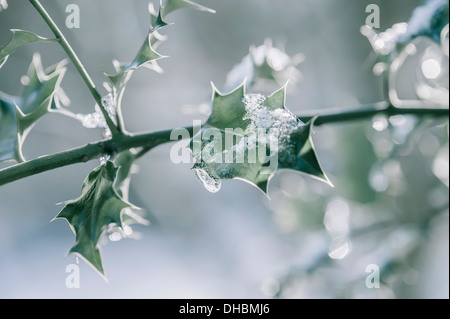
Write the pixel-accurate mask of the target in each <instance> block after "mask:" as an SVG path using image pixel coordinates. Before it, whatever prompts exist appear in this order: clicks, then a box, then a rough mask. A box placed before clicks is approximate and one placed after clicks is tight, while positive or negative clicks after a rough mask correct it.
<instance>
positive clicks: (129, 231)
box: [123, 225, 133, 236]
mask: <svg viewBox="0 0 450 319" xmlns="http://www.w3.org/2000/svg"><path fill="white" fill-rule="evenodd" d="M123 232H124V234H125V235H126V236H130V235H131V234H133V228H131V226H128V225H126V226H123Z"/></svg>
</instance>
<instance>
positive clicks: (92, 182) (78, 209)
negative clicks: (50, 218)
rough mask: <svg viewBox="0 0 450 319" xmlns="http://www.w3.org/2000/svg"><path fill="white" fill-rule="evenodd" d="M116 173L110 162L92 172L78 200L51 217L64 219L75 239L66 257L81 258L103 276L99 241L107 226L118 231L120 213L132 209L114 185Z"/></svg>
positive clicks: (120, 221)
mask: <svg viewBox="0 0 450 319" xmlns="http://www.w3.org/2000/svg"><path fill="white" fill-rule="evenodd" d="M118 170H119V168H117V167H116V166H115V165H114V163H113V162H111V161H107V162H106V164H105V165H101V166H99V167H97V168H96V169H94V170H93V171H92V172H91V173H90V174H89V175H88V177H87V178H86V179H85V181H84V183H83V186H82V188H81V195H80V197H78V198H77V199H75V200H73V201H69V202H66V203H65V204H66V205H65V206H64V208H63V209H62V210H61V212H60V213H59V214H58V215H57V216H56V217H55V219H58V218H63V219H66V220H67V222H68V223H69V225H70V227H71V228H72V230H73V232H74V234H75V236H76V242H75V245H74V246H73V247H72V248H71V249H70V251H69V254H75V255H77V256H79V257H81V258H83V259H84V260H85V261H86V262H87V263H88V264H90V265H91V266H92V267H93V268H94V269H95V270H97V271H98V272H99V273H100V274H101V275H102V276H103V277H105V271H104V268H103V262H102V257H101V253H100V248H99V240H100V238H101V236H102V235H103V233H104V232H105V231H106V230H107V229H108V227H110V226H111V224H113V225H115V226H117V227H119V228H122V225H123V210H124V209H125V208H130V207H133V205H131V204H130V203H128V202H127V201H125V200H124V199H123V198H122V196H120V194H119V193H118V191H117V189H116V187H115V186H114V185H115V182H116V177H117V172H118Z"/></svg>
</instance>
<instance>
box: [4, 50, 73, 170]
mask: <svg viewBox="0 0 450 319" xmlns="http://www.w3.org/2000/svg"><path fill="white" fill-rule="evenodd" d="M65 64H66V61H61V62H60V63H57V64H55V65H53V66H51V67H50V68H48V69H47V70H44V69H43V67H42V63H41V59H40V56H39V55H38V54H35V55H34V56H33V61H32V63H31V65H30V67H29V69H28V73H27V76H25V77H24V78H23V81H24V90H23V93H22V95H21V96H15V97H13V96H6V95H3V94H2V95H1V96H0V102H1V103H2V114H1V117H0V123H1V125H2V129H1V134H0V141H1V142H0V143H1V144H0V145H1V147H0V161H6V160H12V159H13V160H16V161H17V162H23V161H24V158H23V155H22V144H23V142H24V140H25V138H26V137H27V135H28V133H29V132H30V130H31V129H32V128H33V126H34V125H35V124H36V122H37V121H38V120H39V119H40V118H41V117H42V116H44V115H45V114H47V113H48V112H50V111H51V110H52V108H53V109H54V108H57V106H58V105H59V98H58V95H59V94H61V93H63V92H62V91H61V88H60V84H61V81H62V78H63V76H64V74H65V72H66V68H65ZM13 106H14V107H13ZM13 113H14V115H13Z"/></svg>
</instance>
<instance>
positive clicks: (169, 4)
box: [160, 0, 216, 18]
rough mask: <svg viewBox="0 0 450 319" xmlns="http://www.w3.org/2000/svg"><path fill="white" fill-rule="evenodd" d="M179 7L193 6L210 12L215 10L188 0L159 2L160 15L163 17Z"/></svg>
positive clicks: (163, 0) (164, 0) (162, 0)
mask: <svg viewBox="0 0 450 319" xmlns="http://www.w3.org/2000/svg"><path fill="white" fill-rule="evenodd" d="M181 8H193V9H196V10H200V11H206V12H210V13H215V12H216V11H215V10H213V9H210V8H207V7H205V6H202V5H200V4H198V3H195V2H192V1H189V0H161V2H160V12H161V16H162V17H163V18H165V17H166V16H167V15H168V14H170V13H171V12H173V11H175V10H177V9H181Z"/></svg>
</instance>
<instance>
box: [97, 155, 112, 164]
mask: <svg viewBox="0 0 450 319" xmlns="http://www.w3.org/2000/svg"><path fill="white" fill-rule="evenodd" d="M110 158H111V156H110V155H104V156H100V157H99V159H98V161H99V162H100V165H105V164H106V162H107V161H108V160H109V159H110Z"/></svg>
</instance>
